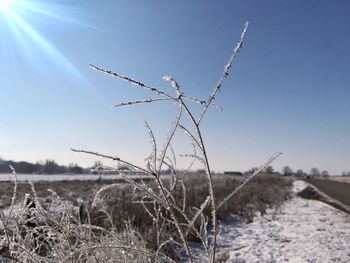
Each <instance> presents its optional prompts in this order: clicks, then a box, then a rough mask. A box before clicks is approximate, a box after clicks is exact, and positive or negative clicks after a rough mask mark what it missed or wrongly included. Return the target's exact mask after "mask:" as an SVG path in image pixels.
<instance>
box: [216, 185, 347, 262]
mask: <svg viewBox="0 0 350 263" xmlns="http://www.w3.org/2000/svg"><path fill="white" fill-rule="evenodd" d="M306 185H307V183H305V182H303V181H295V182H294V189H293V191H294V193H296V192H298V191H300V190H302V189H303V188H304V187H305V186H306ZM219 255H221V257H225V258H228V260H227V261H226V262H231V263H238V262H239V263H243V262H247V263H252V262H259V263H262V262H295V263H299V262H300V263H302V262H317V263H319V262H324V263H326V262H327V263H328V262H342V263H347V262H350V215H349V214H347V213H345V212H342V211H339V210H337V209H335V208H333V207H331V206H329V205H327V204H325V203H323V202H320V201H315V200H306V199H302V198H301V197H298V196H296V195H294V196H293V197H292V198H291V199H290V200H288V201H287V202H286V203H285V204H284V205H283V206H282V208H281V209H280V210H279V211H272V210H271V211H268V213H267V214H266V215H264V216H257V217H256V218H255V220H254V222H253V223H250V224H246V223H245V222H243V221H240V220H239V219H238V218H235V217H232V218H231V220H230V221H227V222H222V227H221V233H220V237H219ZM223 255H225V256H223Z"/></svg>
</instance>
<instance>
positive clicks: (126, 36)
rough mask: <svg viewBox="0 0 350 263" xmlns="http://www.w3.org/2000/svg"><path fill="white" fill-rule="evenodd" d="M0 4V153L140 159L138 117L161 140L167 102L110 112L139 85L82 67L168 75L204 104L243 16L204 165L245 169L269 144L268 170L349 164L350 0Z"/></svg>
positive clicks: (168, 119)
mask: <svg viewBox="0 0 350 263" xmlns="http://www.w3.org/2000/svg"><path fill="white" fill-rule="evenodd" d="M1 2H4V0H0V99H1V121H0V156H1V157H2V158H3V159H12V160H26V161H32V162H35V161H38V160H44V159H46V158H52V159H55V160H56V161H57V162H59V163H61V164H68V163H69V162H76V163H78V164H80V165H83V166H90V165H92V164H93V163H94V161H95V160H96V159H97V158H95V157H91V156H88V155H83V154H78V153H73V152H71V151H70V148H71V147H75V148H84V149H89V150H95V151H99V152H102V153H106V154H118V155H119V156H120V157H122V158H124V159H128V160H131V161H134V162H136V163H138V164H143V163H144V158H145V157H147V154H148V153H149V152H150V151H151V147H150V144H149V138H148V135H147V133H146V131H145V129H144V128H143V126H142V125H143V122H144V121H145V120H148V121H149V123H150V125H151V126H152V127H153V128H154V130H155V133H156V137H157V138H158V139H159V140H160V145H162V142H161V140H162V139H164V138H165V136H166V134H167V129H168V128H169V127H171V123H172V119H173V117H174V116H175V109H174V106H173V105H166V104H164V103H162V104H157V105H138V106H135V107H131V108H130V107H129V108H128V107H125V108H113V106H112V105H113V104H115V103H119V102H123V101H129V100H133V99H142V98H149V97H150V95H151V94H149V93H147V92H144V91H142V90H140V89H137V88H134V87H133V86H130V85H128V84H127V83H124V82H122V81H120V80H117V79H113V78H110V77H108V76H105V75H103V74H100V73H98V72H96V71H93V70H91V69H90V68H89V67H88V64H89V63H93V64H96V65H99V66H103V67H106V68H109V69H112V70H114V71H116V72H119V73H121V74H125V75H128V76H132V77H135V78H137V79H140V80H143V81H145V82H146V83H150V84H154V85H156V86H158V87H161V88H162V89H170V87H169V84H168V83H166V82H164V81H163V80H162V76H163V75H165V74H171V75H172V76H174V77H175V78H176V79H177V80H178V82H180V84H181V85H182V87H183V89H184V90H186V92H187V93H188V94H189V95H193V96H197V97H200V98H204V99H206V98H207V97H208V95H209V93H210V91H211V90H212V87H213V86H214V84H215V83H216V81H217V79H218V78H219V77H220V74H221V72H222V71H223V67H224V65H225V64H226V62H227V59H228V57H229V55H230V54H231V51H232V49H233V47H234V45H235V43H236V42H237V41H238V39H239V36H240V33H241V30H242V28H243V24H244V22H245V21H247V20H249V21H250V28H249V32H248V35H247V38H246V42H245V45H244V48H243V49H242V52H240V53H239V56H238V57H237V60H236V62H235V64H234V67H233V69H232V72H231V74H230V76H229V78H228V80H227V81H226V82H225V84H224V87H223V90H222V92H221V93H220V94H219V96H218V98H217V100H216V103H218V104H220V105H221V106H222V107H223V108H224V111H223V112H218V111H216V110H214V109H211V110H210V111H209V112H208V115H207V118H206V119H205V121H204V122H203V127H202V128H203V131H204V138H205V140H206V141H207V147H208V151H209V158H210V159H211V163H212V168H213V170H216V171H223V170H247V169H249V168H251V167H253V166H257V165H259V164H261V163H262V162H264V161H265V160H266V159H267V158H268V157H269V156H271V155H272V154H273V153H275V152H278V151H281V152H283V155H282V156H281V157H280V158H279V159H278V160H276V161H275V163H274V167H276V168H277V169H280V168H281V167H283V166H284V165H289V166H291V167H292V168H293V169H299V168H301V169H304V170H305V171H309V170H310V168H311V167H318V168H319V169H320V170H324V169H327V170H328V171H330V172H331V173H333V174H340V173H341V172H342V171H343V170H346V171H350V121H349V120H350V107H349V106H350V104H349V101H350V85H349V84H350V49H349V47H350V35H349V28H350V16H349V12H350V2H349V1H345V0H343V1H340V0H337V1H323V0H314V1H312V0H310V1H304V0H294V1H282V0H281V1H278V0H275V1H269V0H265V1H243V0H242V1H233V0H232V1H228V0H227V1H224V0H223V1H204V0H200V1H199V0H198V1H194V0H191V1H185V0H183V1H180V0H177V1H167V0H157V1H153V0H152V1H142V0H138V1H136V0H135V1H134V0H100V1H96V0H76V1H68V0H67V1H62V0H50V1H44V0H37V1H36V0H31V1H30V0H13V1H12V3H10V6H7V3H5V4H1ZM1 6H2V7H1ZM177 142H178V143H179V145H178V148H177V149H178V150H179V152H180V153H183V152H182V151H183V150H184V149H185V146H184V145H185V141H184V140H183V139H178V140H177ZM186 145H187V142H186ZM106 163H107V162H106Z"/></svg>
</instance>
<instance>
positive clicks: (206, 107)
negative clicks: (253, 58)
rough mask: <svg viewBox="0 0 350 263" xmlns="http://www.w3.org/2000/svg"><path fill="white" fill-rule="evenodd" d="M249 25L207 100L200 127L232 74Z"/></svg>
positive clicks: (199, 121)
mask: <svg viewBox="0 0 350 263" xmlns="http://www.w3.org/2000/svg"><path fill="white" fill-rule="evenodd" d="M248 25H249V22H248V21H247V22H246V23H245V24H244V29H243V32H242V34H241V38H240V40H239V41H238V43H237V45H236V47H235V48H234V50H233V53H232V55H231V57H230V59H229V62H228V64H227V65H226V66H225V70H224V72H223V74H222V76H221V78H220V79H219V81H218V82H217V84H216V85H215V87H214V89H213V92H212V93H211V95H210V97H209V99H208V100H207V104H206V105H205V107H204V109H203V111H202V113H201V115H200V117H199V119H198V122H197V123H198V125H199V124H200V123H201V121H202V119H203V117H204V114H205V113H206V111H207V109H208V107H209V105H210V104H211V103H212V101H213V100H214V99H215V95H216V93H217V92H218V91H220V89H221V86H222V83H223V82H224V80H225V79H226V78H227V76H228V75H229V72H230V69H231V68H232V64H233V61H234V59H235V57H236V55H237V54H238V52H239V50H240V49H241V48H242V47H243V41H244V38H245V36H246V33H247V30H248Z"/></svg>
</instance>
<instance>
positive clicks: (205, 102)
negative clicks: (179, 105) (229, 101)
mask: <svg viewBox="0 0 350 263" xmlns="http://www.w3.org/2000/svg"><path fill="white" fill-rule="evenodd" d="M182 97H183V98H184V99H187V100H191V101H193V102H196V103H198V104H201V105H207V101H206V100H199V99H196V98H193V97H189V96H187V95H183V96H182ZM209 106H212V107H214V108H217V109H218V110H220V111H223V110H224V109H223V108H222V107H220V106H218V105H216V104H215V103H213V102H211V103H210V105H209Z"/></svg>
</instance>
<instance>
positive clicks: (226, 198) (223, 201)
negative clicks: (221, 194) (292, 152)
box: [217, 152, 282, 209]
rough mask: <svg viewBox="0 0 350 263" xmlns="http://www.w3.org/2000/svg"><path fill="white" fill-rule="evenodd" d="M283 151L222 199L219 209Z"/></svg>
mask: <svg viewBox="0 0 350 263" xmlns="http://www.w3.org/2000/svg"><path fill="white" fill-rule="evenodd" d="M281 154H282V153H280V152H278V153H276V154H274V155H273V156H272V157H270V158H269V159H268V160H267V161H266V162H265V163H264V164H263V165H261V166H260V167H259V168H258V169H257V170H256V171H255V172H254V173H252V174H251V175H249V176H248V177H247V178H246V179H245V180H244V181H243V182H242V183H241V184H240V185H239V186H238V187H237V188H236V189H235V190H233V191H232V192H231V193H230V194H229V195H228V196H226V197H225V198H224V200H222V201H221V203H220V204H219V205H218V207H217V209H219V208H220V207H221V206H222V205H223V204H225V203H226V202H227V201H228V200H229V199H230V198H231V197H232V196H234V195H235V194H237V193H238V192H239V191H240V190H241V189H242V188H243V187H244V186H245V185H246V184H247V183H249V182H250V181H251V180H252V179H253V178H254V177H255V176H256V175H257V174H259V173H260V172H261V171H262V170H264V169H265V168H266V167H267V166H269V165H270V164H271V163H272V162H273V161H274V160H276V159H277V158H278V157H279V156H280V155H281Z"/></svg>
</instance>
